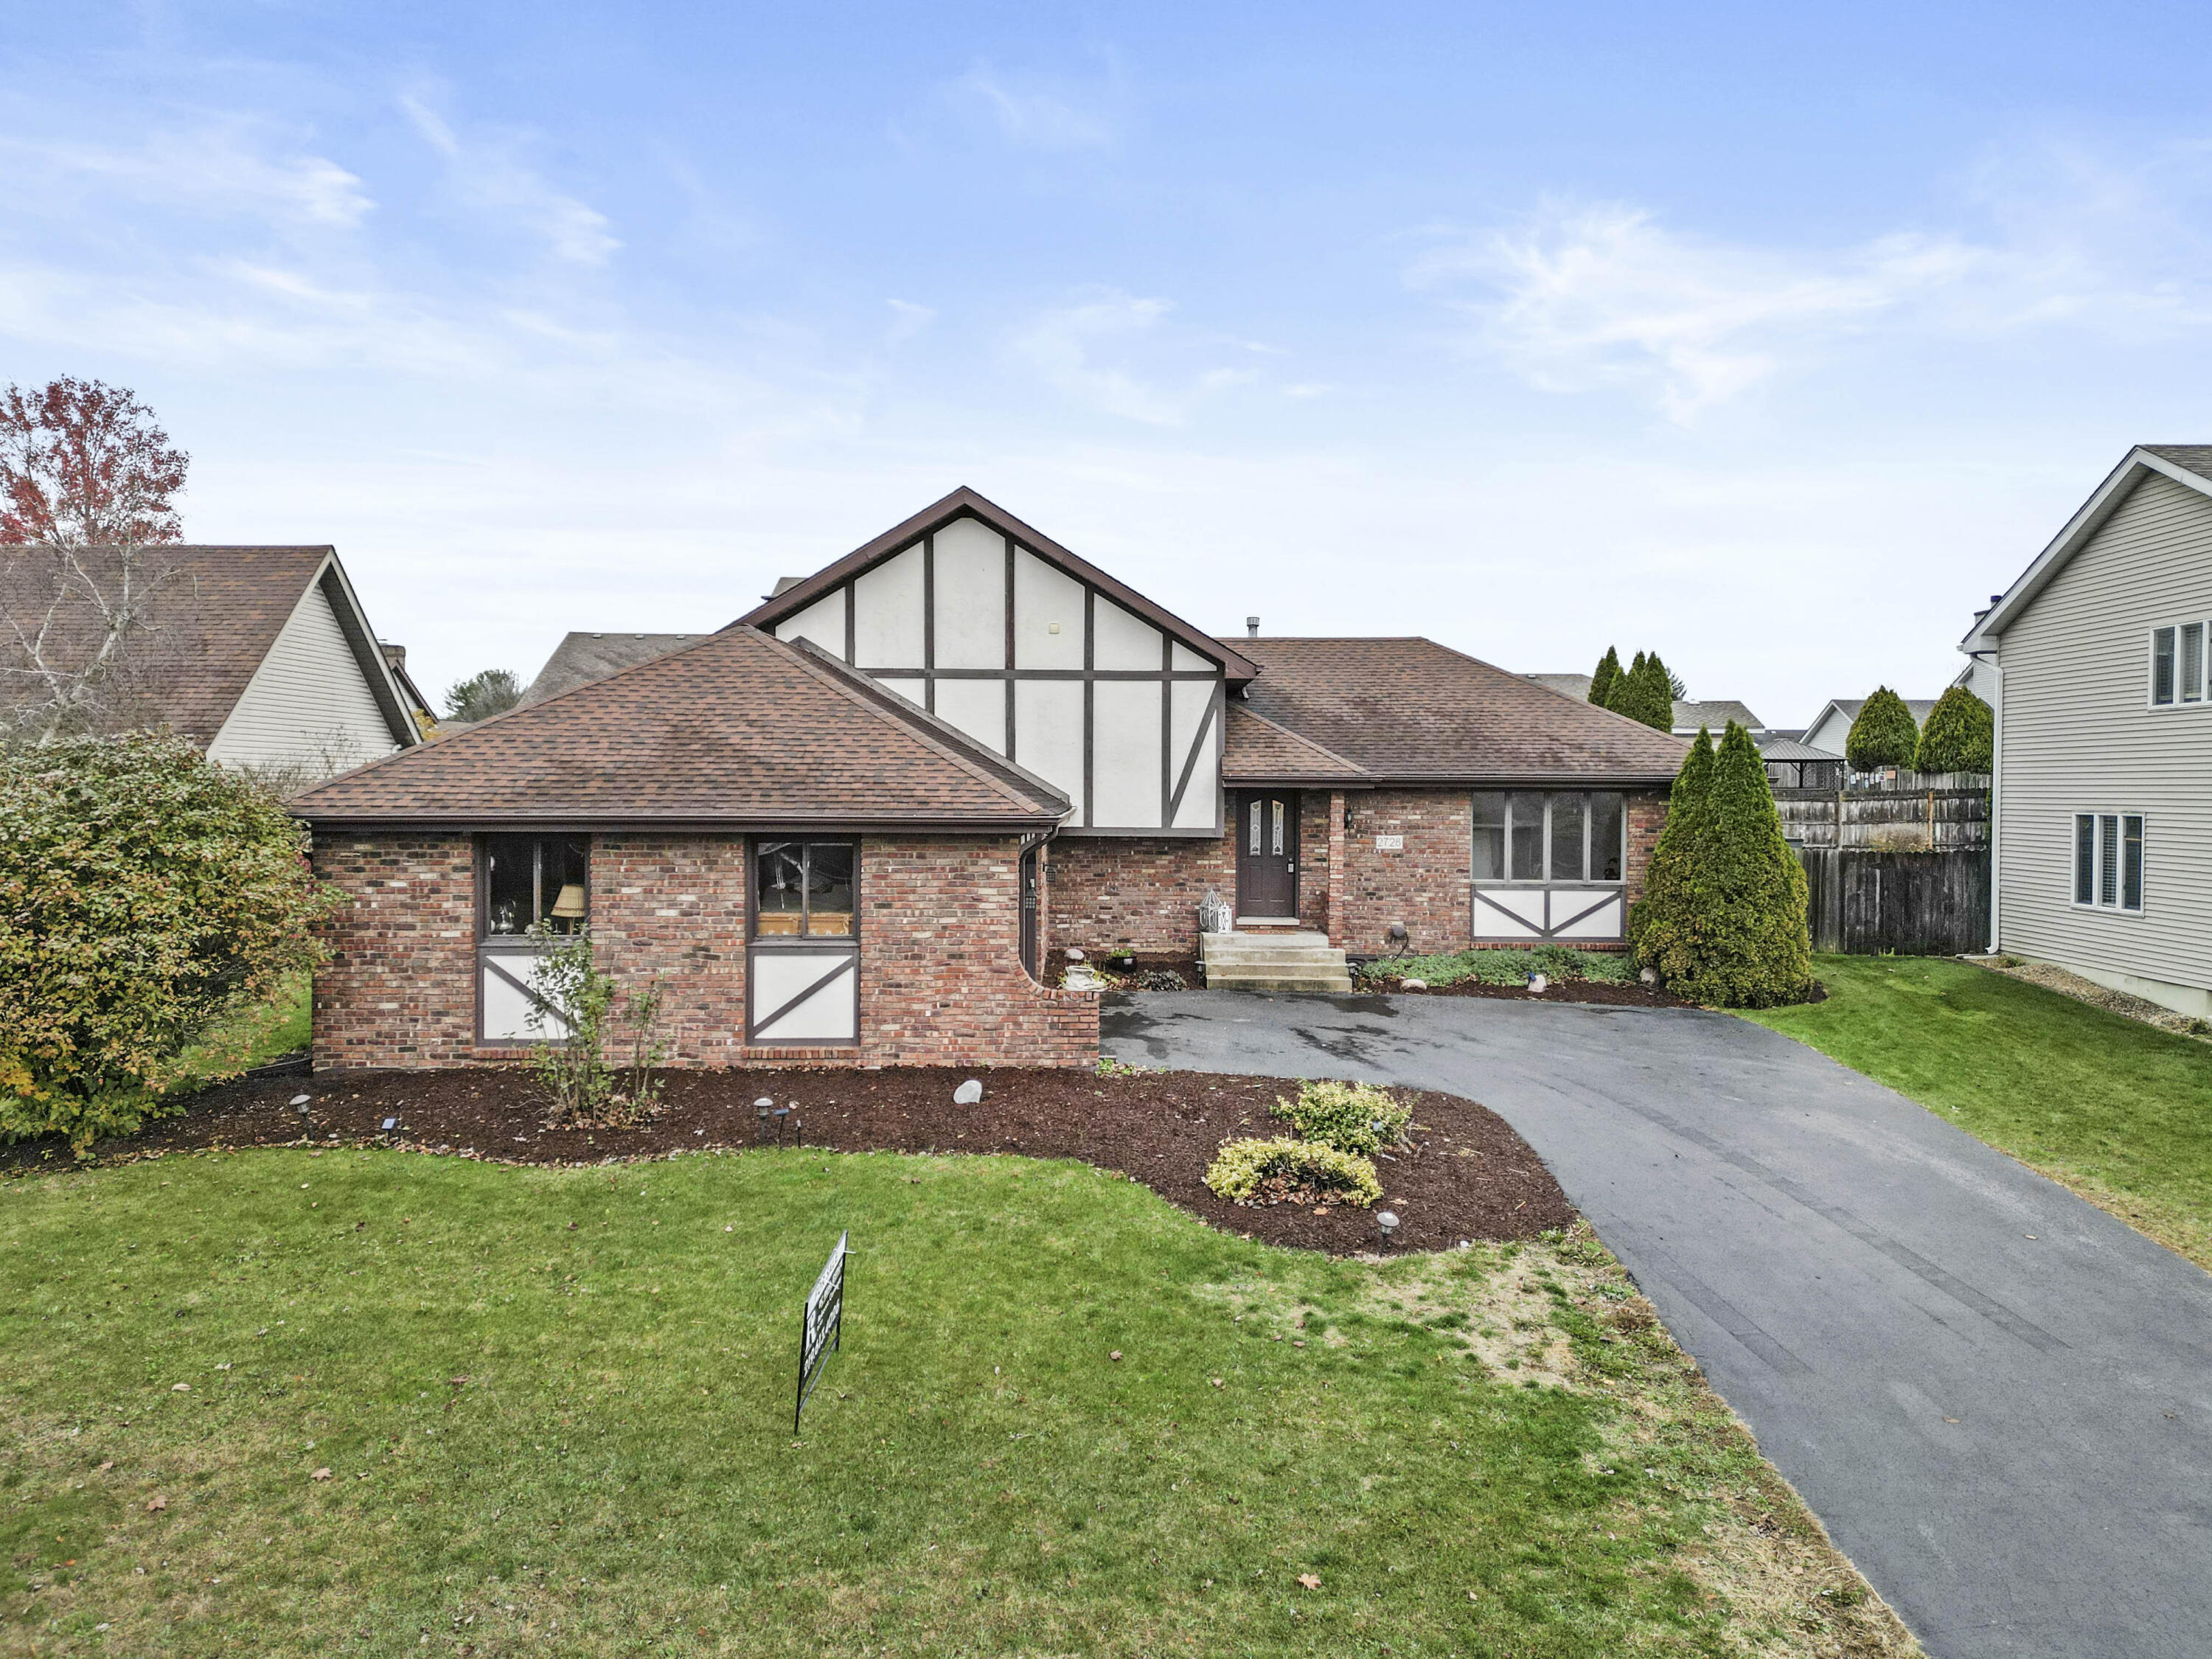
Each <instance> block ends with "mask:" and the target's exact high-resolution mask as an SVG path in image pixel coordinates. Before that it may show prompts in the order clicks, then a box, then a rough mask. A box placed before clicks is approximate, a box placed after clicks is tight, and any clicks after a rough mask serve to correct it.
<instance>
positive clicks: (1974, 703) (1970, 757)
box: [1912, 685, 1996, 772]
mask: <svg viewBox="0 0 2212 1659" xmlns="http://www.w3.org/2000/svg"><path fill="white" fill-rule="evenodd" d="M1995 756H1996V714H1995V713H1994V712H1992V711H1991V709H1990V706H1989V704H1987V703H1985V702H1983V701H1982V700H1981V699H1980V698H1979V697H1978V696H1975V695H1974V694H1973V693H1972V692H1971V691H1969V690H1966V687H1965V686H1963V685H1954V686H1953V687H1952V688H1951V689H1950V690H1948V691H1946V692H1945V693H1944V694H1943V695H1942V697H1941V698H1940V699H1938V700H1937V702H1936V706H1935V707H1934V708H1931V709H1929V711H1928V723H1927V725H1925V726H1922V727H1921V728H1920V744H1919V746H1918V747H1917V749H1915V750H1913V754H1912V769H1913V770H1914V771H1916V772H1986V771H1988V770H1990V766H1991V764H1992V763H1993V761H1994V759H1995Z"/></svg>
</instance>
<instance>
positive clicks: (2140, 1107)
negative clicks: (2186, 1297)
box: [1744, 956, 2212, 1271]
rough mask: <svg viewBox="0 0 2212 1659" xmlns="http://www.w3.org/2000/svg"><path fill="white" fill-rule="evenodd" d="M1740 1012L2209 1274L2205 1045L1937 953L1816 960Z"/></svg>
mask: <svg viewBox="0 0 2212 1659" xmlns="http://www.w3.org/2000/svg"><path fill="white" fill-rule="evenodd" d="M1814 970H1815V971H1816V972H1817V973H1818V974H1819V975H1820V978H1821V980H1822V981H1824V982H1825V983H1826V986H1827V987H1828V997H1827V1000H1826V1001H1825V1002H1816V1003H1807V1004H1803V1005H1801V1006H1797V1007H1794V1008H1769V1009H1761V1010H1757V1011H1747V1012H1745V1015H1744V1017H1745V1018H1747V1019H1752V1020H1756V1021H1757V1022H1758V1023H1759V1024H1762V1025H1766V1026H1770V1027H1771V1028H1772V1029H1773V1030H1778V1031H1780V1032H1783V1033H1784V1035H1786V1036H1792V1037H1795V1038H1796V1039H1797V1041H1799V1042H1802V1043H1805V1044H1807V1045H1808V1047H1811V1048H1817V1049H1819V1050H1820V1052H1821V1053H1822V1054H1826V1055H1828V1056H1829V1057H1830V1058H1831V1059H1832V1060H1839V1061H1841V1062H1842V1063H1843V1064H1844V1065H1845V1066H1850V1068H1851V1069H1852V1070H1853V1071H1856V1072H1860V1073H1864V1074H1865V1075H1866V1076H1868V1077H1870V1078H1872V1079H1875V1081H1876V1082H1877V1083H1881V1084H1885V1085H1887V1086H1889V1087H1890V1088H1893V1089H1894V1090H1896V1091H1898V1092H1899V1094H1901V1095H1904V1096H1905V1097H1908V1098H1910V1099H1912V1100H1915V1101H1917V1102H1918V1103H1920V1104H1921V1105H1923V1106H1925V1107H1927V1108H1928V1109H1929V1110H1930V1111H1932V1112H1934V1113H1936V1115H1938V1116H1941V1117H1942V1118H1945V1119H1947V1120H1948V1121H1950V1122H1952V1123H1954V1124H1956V1125H1958V1127H1960V1128H1961V1129H1964V1130H1965V1131H1966V1133H1969V1134H1971V1135H1973V1136H1974V1137H1976V1138H1977V1139H1980V1140H1982V1141H1984V1142H1986V1143H1987V1144H1988V1145H1990V1146H1994V1147H1996V1149H1997V1150H1998V1151H1999V1152H2003V1153H2005V1154H2007V1155H2008V1156H2009V1157H2011V1158H2016V1159H2018V1160H2019V1161H2020V1162H2021V1163H2022V1164H2027V1166H2028V1167H2029V1168H2030V1169H2032V1170H2036V1171H2038V1172H2039V1173H2040V1174H2043V1175H2046V1176H2050V1177H2051V1179H2052V1180H2053V1181H2056V1182H2058V1183H2060V1184H2061V1185H2062V1186H2064V1187H2066V1188H2069V1189H2070V1190H2072V1191H2073V1192H2075V1193H2076V1194H2079V1195H2080V1196H2081V1197H2082V1198H2085V1199H2087V1200H2088V1201H2089V1202H2090V1203H2092V1204H2094V1205H2096V1206H2098V1207H2099V1208H2100V1209H2103V1210H2106V1211H2109V1212H2111V1213H2112V1214H2113V1215H2116V1216H2118V1218H2120V1219H2121V1220H2123V1221H2124V1222H2126V1223H2127V1224H2128V1225H2130V1226H2132V1227H2134V1228H2135V1229H2136V1231H2138V1232H2141V1233H2143V1234H2145V1235H2147V1236H2148V1237H2151V1238H2154V1239H2155V1240H2157V1241H2158V1242H2159V1243H2161V1244H2163V1245H2165V1246H2166V1248H2167V1249H2171V1250H2172V1251H2174V1252H2175V1253H2176V1254H2178V1255H2184V1256H2186V1257H2187V1258H2188V1259H2189V1260H2190V1261H2194V1262H2195V1263H2196V1264H2197V1266H2198V1267H2203V1268H2206V1269H2207V1270H2208V1271H2212V1048H2208V1047H2207V1046H2206V1045H2205V1044H2204V1043H2203V1042H2198V1041H2197V1040H2196V1039H2194V1038H2191V1037H2185V1036H2175V1035H2174V1034H2173V1033H2172V1032H2168V1031H2161V1030H2158V1029H2157V1028H2156V1027H2155V1026H2150V1025H2145V1024H2142V1023H2141V1022H2140V1021H2137V1020H2131V1019H2127V1018H2123V1017H2122V1016H2120V1015H2118V1014H2115V1013H2111V1012H2106V1010H2104V1009H2101V1008H2093V1007H2091V1006H2089V1005H2088V1004H2087V1003H2084V1002H2079V1001H2076V1000H2075V999H2073V998H2072V997H2068V996H2062V995H2060V994H2058V993H2057V992H2056V991H2051V990H2046V989H2045V988H2044V987H2042V986H2039V985H2031V984H2028V983H2027V982H2026V981H2021V980H2016V979H2011V978H2008V977H2007V976H2006V975H2002V974H1998V973H1992V972H1990V970H1988V969H1984V968H1978V967H1976V966H1975V965H1973V964H1972V963H1966V962H1960V961H1956V960H1954V959H1953V958H1951V957H1844V956H1824V957H1820V958H1819V959H1818V960H1817V961H1816V963H1815V964H1814Z"/></svg>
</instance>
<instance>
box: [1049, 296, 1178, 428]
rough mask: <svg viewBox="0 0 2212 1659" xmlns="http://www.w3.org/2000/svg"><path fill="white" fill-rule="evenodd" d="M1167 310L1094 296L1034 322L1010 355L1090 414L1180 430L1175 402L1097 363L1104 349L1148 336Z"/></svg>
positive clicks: (1161, 304)
mask: <svg viewBox="0 0 2212 1659" xmlns="http://www.w3.org/2000/svg"><path fill="white" fill-rule="evenodd" d="M1170 309H1172V307H1171V306H1170V303H1169V301H1165V300H1158V299H1139V298H1137V297H1136V296H1135V295H1129V294H1122V293H1119V292H1116V291H1111V290H1109V291H1105V292H1102V293H1098V294H1095V295H1091V296H1090V297H1088V298H1085V299H1083V300H1080V301H1077V302H1076V303H1075V304H1073V305H1066V306H1059V307H1054V308H1053V309H1051V310H1048V311H1046V312H1043V313H1041V314H1039V315H1038V316H1036V317H1035V318H1033V319H1031V320H1030V323H1029V324H1028V325H1027V326H1025V327H1024V328H1023V329H1022V330H1020V331H1018V333H1017V334H1016V335H1015V336H1014V338H1013V349H1014V352H1015V355H1016V356H1018V357H1019V358H1021V359H1022V360H1023V361H1024V362H1027V363H1028V364H1029V365H1030V368H1034V369H1036V371H1037V372H1038V373H1039V374H1042V375H1043V376H1044V378H1045V380H1047V381H1048V383H1049V384H1051V385H1053V386H1057V387H1058V388H1060V391H1062V392H1066V393H1068V394H1069V395H1070V396H1072V397H1073V398H1076V399H1078V400H1079V401H1080V402H1082V403H1085V404H1090V405H1091V407H1092V408H1094V409H1098V410H1103V411H1104V412H1105V413H1107V414H1109V415H1119V416H1122V417H1124V418H1125V419H1127V420H1132V421H1141V422H1145V423H1146V424H1147V425H1150V426H1179V425H1181V424H1182V420H1183V413H1184V411H1183V406H1182V400H1181V399H1180V398H1176V396H1174V395H1173V394H1172V393H1170V392H1164V391H1162V390H1160V389H1158V387H1155V386H1148V385H1146V384H1145V383H1144V382H1143V381H1141V380H1138V379H1137V378H1136V377H1135V376H1134V375H1133V374H1130V373H1128V371H1127V370H1126V369H1123V368H1115V367H1112V366H1109V365H1108V364H1104V363H1102V362H1099V361H1098V358H1099V356H1100V354H1101V352H1102V350H1103V349H1110V348H1111V347H1112V346H1113V345H1115V343H1124V342H1127V341H1128V340H1130V339H1131V338H1132V337H1135V336H1139V335H1142V334H1144V333H1146V332H1147V331H1150V330H1151V329H1152V326H1153V325H1155V324H1156V323H1158V321H1159V320H1160V319H1161V318H1163V317H1164V316H1166V315H1167V314H1168V313H1169V311H1170Z"/></svg>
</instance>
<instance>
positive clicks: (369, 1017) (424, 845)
mask: <svg viewBox="0 0 2212 1659" xmlns="http://www.w3.org/2000/svg"><path fill="white" fill-rule="evenodd" d="M472 858H473V849H472V848H471V843H470V840H469V838H468V837H467V836H446V835H423V836H403V835H388V836H330V835H323V836H316V837H315V873H316V874H317V875H319V876H320V877H321V878H323V879H324V880H325V881H327V882H329V883H331V884H332V885H333V886H335V887H337V888H338V889H339V890H341V891H343V893H344V894H345V895H346V896H348V897H349V898H350V899H351V900H352V901H353V902H352V903H351V904H350V905H349V906H348V907H347V908H346V909H345V910H344V911H343V913H342V914H341V915H339V916H338V917H337V920H336V921H333V922H332V923H331V925H330V926H329V927H327V928H326V929H325V933H324V942H325V944H326V945H328V946H329V947H330V951H331V956H330V960H329V961H328V962H326V963H324V965H323V966H322V967H321V968H320V969H318V970H317V972H316V974H315V1003H314V1010H315V1012H314V1063H315V1068H316V1069H317V1070H318V1071H319V1070H321V1069H323V1068H324V1067H325V1066H452V1065H457V1064H459V1063H461V1062H463V1061H465V1060H467V1059H468V1058H469V1056H470V1054H471V1050H472V1049H473V1048H474V1046H475V1042H476V991H475V987H474V986H473V984H472V983H471V976H472V975H473V974H474V972H475V966H476V876H475V870H474V867H473V864H472Z"/></svg>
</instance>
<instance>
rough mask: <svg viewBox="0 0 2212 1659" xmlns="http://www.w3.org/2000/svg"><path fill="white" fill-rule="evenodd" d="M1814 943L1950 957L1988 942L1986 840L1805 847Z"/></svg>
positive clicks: (1857, 951) (1825, 947)
mask: <svg viewBox="0 0 2212 1659" xmlns="http://www.w3.org/2000/svg"><path fill="white" fill-rule="evenodd" d="M1797 861H1798V862H1799V863H1800V864H1802V865H1803V866H1805V887H1806V895H1805V908H1806V920H1807V921H1808V922H1809V923H1810V924H1811V927H1812V932H1813V948H1814V950H1815V951H1844V952H1845V953H1847V954H1850V955H1853V956H1875V955H1877V954H1879V953H1880V952H1881V951H1896V952H1898V953H1899V955H1901V956H1915V957H1948V956H1957V955H1959V954H1960V952H1962V951H1982V950H1986V949H1988V948H1989V941H1990V853H1989V848H1987V847H1986V846H1983V847H1978V848H1977V847H1966V848H1950V849H1948V850H1947V851H1943V852H1937V853H1877V852H1869V851H1860V850H1856V849H1853V848H1835V847H1800V848H1797Z"/></svg>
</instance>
